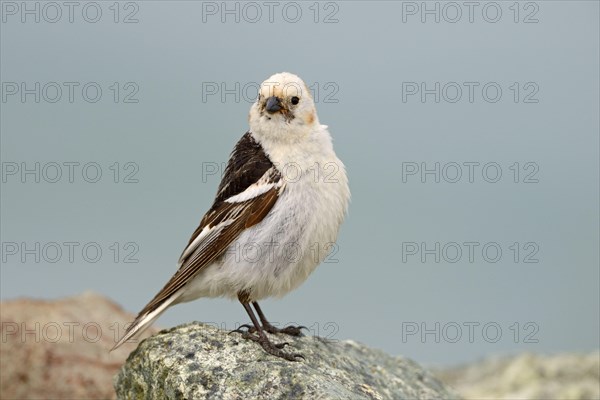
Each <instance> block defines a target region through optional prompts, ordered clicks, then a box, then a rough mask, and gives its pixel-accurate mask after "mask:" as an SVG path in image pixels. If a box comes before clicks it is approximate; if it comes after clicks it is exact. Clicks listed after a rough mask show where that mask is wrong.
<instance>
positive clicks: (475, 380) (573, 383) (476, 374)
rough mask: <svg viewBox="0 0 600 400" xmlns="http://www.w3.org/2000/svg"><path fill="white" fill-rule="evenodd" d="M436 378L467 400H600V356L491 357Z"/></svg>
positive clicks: (528, 355)
mask: <svg viewBox="0 0 600 400" xmlns="http://www.w3.org/2000/svg"><path fill="white" fill-rule="evenodd" d="M436 375H437V376H439V377H440V379H442V380H443V381H445V382H447V383H448V384H450V385H452V387H454V388H455V389H456V390H457V391H458V392H459V393H460V394H461V395H462V396H464V398H466V399H474V400H475V399H477V400H484V399H494V400H501V399H511V400H512V399H522V400H527V399H532V400H533V399H535V400H537V399H571V400H587V399H590V400H592V399H600V353H598V352H597V351H596V352H594V353H590V354H576V353H571V354H570V353H566V354H556V355H539V354H531V353H525V354H520V355H517V356H511V357H491V358H488V359H485V360H483V361H479V362H475V363H472V364H467V365H465V366H462V367H453V368H450V369H445V370H440V371H437V372H436Z"/></svg>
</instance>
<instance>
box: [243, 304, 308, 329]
mask: <svg viewBox="0 0 600 400" xmlns="http://www.w3.org/2000/svg"><path fill="white" fill-rule="evenodd" d="M252 305H253V306H254V308H255V309H256V312H257V314H258V318H260V322H261V323H262V328H263V329H264V330H265V331H267V332H269V333H285V334H286V335H290V336H302V329H308V328H306V327H305V326H291V325H290V326H286V327H285V328H276V327H274V326H273V325H271V323H270V322H269V321H268V320H267V317H265V314H263V312H262V310H261V309H260V306H259V305H258V303H257V302H256V301H253V302H252Z"/></svg>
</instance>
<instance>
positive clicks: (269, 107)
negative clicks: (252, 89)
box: [248, 72, 319, 140]
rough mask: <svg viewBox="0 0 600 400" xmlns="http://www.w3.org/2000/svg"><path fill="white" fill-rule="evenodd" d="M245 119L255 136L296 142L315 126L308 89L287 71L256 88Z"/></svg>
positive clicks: (311, 100) (316, 122)
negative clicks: (256, 94)
mask: <svg viewBox="0 0 600 400" xmlns="http://www.w3.org/2000/svg"><path fill="white" fill-rule="evenodd" d="M248 120H249V122H250V130H251V131H252V132H254V133H255V134H258V135H264V136H269V137H270V138H272V139H283V140H294V139H296V140H297V139H299V138H301V137H302V136H305V135H307V134H308V133H310V132H311V130H312V129H313V128H314V127H315V126H318V125H319V120H318V118H317V110H316V109H315V103H314V101H313V98H312V96H311V93H310V90H309V89H308V87H307V86H306V84H305V83H304V82H303V81H302V79H300V78H299V77H298V76H296V75H294V74H290V73H289V72H281V73H278V74H275V75H273V76H271V77H270V78H268V79H267V80H266V81H264V82H263V83H262V84H261V85H260V90H259V92H258V98H257V99H256V102H255V103H254V104H253V105H252V108H250V115H249V117H248Z"/></svg>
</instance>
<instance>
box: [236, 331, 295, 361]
mask: <svg viewBox="0 0 600 400" xmlns="http://www.w3.org/2000/svg"><path fill="white" fill-rule="evenodd" d="M240 328H241V327H240ZM242 337H243V338H244V339H247V340H252V341H253V342H257V343H258V344H260V345H261V347H262V348H263V349H264V350H265V351H266V352H267V353H269V354H271V355H273V356H275V357H279V358H283V359H285V360H288V361H299V359H300V358H302V359H304V356H303V355H302V354H298V353H291V354H290V353H286V352H285V351H282V349H283V348H284V347H285V346H288V345H289V343H287V342H285V343H279V344H276V343H273V342H271V341H270V340H269V339H268V338H267V337H266V336H265V335H264V334H263V335H254V334H252V333H250V329H248V331H246V332H242Z"/></svg>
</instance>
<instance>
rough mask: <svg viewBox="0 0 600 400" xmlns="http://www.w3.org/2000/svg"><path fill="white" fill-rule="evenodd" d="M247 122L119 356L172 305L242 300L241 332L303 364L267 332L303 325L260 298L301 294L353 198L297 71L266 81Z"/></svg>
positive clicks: (296, 332)
mask: <svg viewBox="0 0 600 400" xmlns="http://www.w3.org/2000/svg"><path fill="white" fill-rule="evenodd" d="M248 123H249V129H248V131H247V132H246V133H245V134H244V135H243V136H242V137H241V139H239V141H238V142H237V144H236V145H235V147H234V149H233V151H232V152H231V154H230V158H229V161H228V162H227V166H226V168H225V170H224V173H223V175H222V180H221V182H220V184H219V186H218V189H217V194H216V196H215V199H214V202H213V204H212V206H211V208H210V209H209V210H208V212H207V213H206V214H205V215H204V217H203V218H202V219H201V221H200V224H199V226H198V227H197V229H196V230H195V231H194V232H193V234H192V236H191V238H190V240H189V242H188V244H187V246H186V247H185V248H184V250H183V252H182V253H181V256H180V258H179V262H178V269H177V271H176V272H175V274H174V275H173V276H172V278H171V279H170V280H169V281H168V282H167V283H166V285H165V286H164V287H163V288H162V289H161V290H160V291H159V292H158V294H156V296H155V297H154V298H153V299H152V300H151V301H150V302H149V303H148V304H147V305H146V306H145V307H144V308H143V309H142V310H141V311H140V312H139V314H138V315H137V317H136V318H135V320H134V321H133V322H132V323H131V324H130V325H129V326H128V328H127V329H126V331H125V333H124V335H123V336H122V337H121V339H120V340H118V341H117V343H116V344H115V345H114V347H113V349H112V350H114V349H116V348H118V347H119V346H121V345H122V344H123V343H125V342H126V341H128V340H129V339H131V338H134V337H136V336H138V335H139V334H141V333H142V332H143V331H144V330H145V329H146V328H148V327H149V326H150V325H151V324H152V323H153V322H154V321H155V320H156V319H157V318H158V317H159V316H160V315H161V314H162V313H163V312H164V311H165V310H166V309H167V308H169V307H171V306H173V305H175V304H178V303H183V302H189V301H192V300H196V299H198V298H216V297H226V298H230V299H233V300H238V301H239V302H240V303H241V304H242V306H243V307H244V309H245V311H246V312H247V314H248V316H249V317H250V320H251V322H252V325H243V327H244V328H246V329H247V330H240V329H238V330H235V331H234V332H239V333H242V335H243V338H244V339H249V340H251V341H254V342H256V343H258V344H259V345H260V346H261V347H262V348H263V349H264V351H266V352H267V353H269V354H271V355H273V356H276V357H280V358H283V359H285V360H289V361H298V360H300V359H302V358H303V357H302V355H301V354H297V353H289V352H287V351H284V350H283V348H284V347H285V345H287V343H282V344H276V343H273V342H272V341H271V340H270V339H269V338H268V336H267V335H266V333H265V332H269V333H272V334H287V335H291V336H301V335H302V333H301V329H302V328H303V327H297V326H288V327H285V328H276V327H275V326H273V325H272V324H271V323H269V321H268V319H267V318H266V317H265V315H264V313H263V311H262V309H261V308H260V306H259V304H258V301H261V300H263V299H266V298H270V297H275V298H281V297H283V296H284V295H286V294H287V293H289V292H290V291H292V290H294V289H296V288H297V287H298V286H300V285H301V284H302V283H303V282H304V281H305V280H306V279H307V278H308V276H309V275H310V274H311V273H312V272H313V271H314V270H315V269H316V267H317V266H318V265H319V264H320V263H321V262H322V261H323V260H324V258H325V257H326V256H327V250H328V249H329V248H330V247H331V246H332V245H334V244H335V242H336V240H337V236H338V232H339V230H340V226H341V224H342V222H343V220H344V219H345V217H346V214H347V211H348V205H349V201H350V189H349V185H348V177H347V174H346V168H345V166H344V164H343V163H342V161H341V160H340V159H339V158H338V157H337V155H336V153H335V152H334V149H333V144H332V138H331V135H330V133H329V131H328V127H327V126H326V125H321V124H320V122H319V119H318V116H317V112H316V107H315V101H314V99H313V97H312V95H311V91H310V90H309V88H308V87H307V86H306V84H305V83H304V81H302V79H300V77H298V76H297V75H294V74H292V73H289V72H281V73H276V74H274V75H272V76H271V77H269V78H267V79H266V80H265V81H264V82H263V83H262V84H261V85H260V86H259V89H258V96H257V99H256V101H255V102H254V103H253V104H252V106H251V107H250V112H249V115H248ZM311 246H312V247H311ZM315 246H318V247H315ZM315 248H316V249H318V250H321V251H313V250H314V249H315ZM253 308H254V310H253ZM254 311H256V314H257V315H258V318H257V316H256V314H255V313H254ZM112 350H111V351H112Z"/></svg>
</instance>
